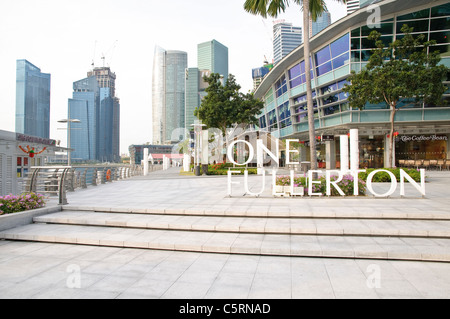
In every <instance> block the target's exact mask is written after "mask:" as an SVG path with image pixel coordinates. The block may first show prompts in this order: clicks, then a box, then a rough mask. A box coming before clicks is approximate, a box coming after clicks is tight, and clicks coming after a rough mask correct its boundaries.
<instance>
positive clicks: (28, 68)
mask: <svg viewBox="0 0 450 319" xmlns="http://www.w3.org/2000/svg"><path fill="white" fill-rule="evenodd" d="M50 82H51V76H50V74H46V73H42V72H41V70H40V69H39V68H38V67H36V66H35V65H33V64H31V63H30V62H28V61H27V60H17V61H16V132H17V133H22V134H26V135H31V136H37V137H42V138H49V137H50Z"/></svg>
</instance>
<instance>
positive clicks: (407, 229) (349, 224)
mask: <svg viewBox="0 0 450 319" xmlns="http://www.w3.org/2000/svg"><path fill="white" fill-rule="evenodd" d="M34 222H36V223H49V224H68V225H84V226H111V227H122V228H138V229H159V230H182V231H204V232H238V233H256V234H285V235H330V236H339V235H346V236H391V237H424V238H450V221H442V220H414V219H404V220H400V219H395V220H392V219H361V218H359V219H349V218H346V219H343V218H340V219H337V218H278V217H272V218H263V217H232V216H188V215H161V214H143V213H140V214H136V213H101V212H88V211H63V212H60V213H53V214H49V215H44V216H39V217H35V218H34Z"/></svg>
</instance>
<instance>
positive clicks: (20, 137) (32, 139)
mask: <svg viewBox="0 0 450 319" xmlns="http://www.w3.org/2000/svg"><path fill="white" fill-rule="evenodd" d="M16 140H17V141H20V142H27V143H37V144H43V145H49V146H55V145H56V141H55V140H51V139H48V138H43V137H37V136H29V135H25V134H20V133H16Z"/></svg>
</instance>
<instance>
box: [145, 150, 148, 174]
mask: <svg viewBox="0 0 450 319" xmlns="http://www.w3.org/2000/svg"><path fill="white" fill-rule="evenodd" d="M147 175H148V148H144V176H147Z"/></svg>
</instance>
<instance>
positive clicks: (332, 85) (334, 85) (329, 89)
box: [321, 83, 338, 95]
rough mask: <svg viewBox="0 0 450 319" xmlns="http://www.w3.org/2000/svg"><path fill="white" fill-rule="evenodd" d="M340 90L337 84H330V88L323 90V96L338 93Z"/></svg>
mask: <svg viewBox="0 0 450 319" xmlns="http://www.w3.org/2000/svg"><path fill="white" fill-rule="evenodd" d="M337 89H338V86H337V84H336V83H333V84H330V85H328V86H324V87H323V88H322V90H321V91H322V95H324V94H328V93H331V92H334V91H336V90H337Z"/></svg>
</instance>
